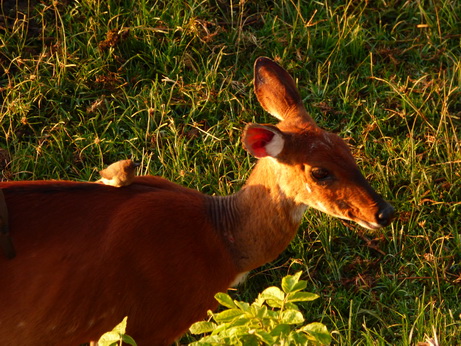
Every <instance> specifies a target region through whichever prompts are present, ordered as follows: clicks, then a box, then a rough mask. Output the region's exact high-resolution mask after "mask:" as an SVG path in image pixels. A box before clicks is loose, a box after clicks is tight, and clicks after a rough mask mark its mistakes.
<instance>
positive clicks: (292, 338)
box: [287, 331, 309, 345]
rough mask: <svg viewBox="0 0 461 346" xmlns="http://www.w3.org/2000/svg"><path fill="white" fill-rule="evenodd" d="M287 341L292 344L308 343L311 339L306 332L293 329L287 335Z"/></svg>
mask: <svg viewBox="0 0 461 346" xmlns="http://www.w3.org/2000/svg"><path fill="white" fill-rule="evenodd" d="M287 341H288V342H289V343H290V345H308V344H309V339H308V338H307V336H306V334H303V333H298V332H297V331H292V332H291V333H290V335H288V337H287Z"/></svg>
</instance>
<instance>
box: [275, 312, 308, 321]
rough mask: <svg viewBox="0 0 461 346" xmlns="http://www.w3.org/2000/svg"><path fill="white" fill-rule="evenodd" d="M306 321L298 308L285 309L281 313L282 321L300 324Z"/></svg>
mask: <svg viewBox="0 0 461 346" xmlns="http://www.w3.org/2000/svg"><path fill="white" fill-rule="evenodd" d="M303 322H304V317H303V314H302V313H301V312H299V311H297V310H285V311H282V313H281V320H280V323H283V324H300V323H303Z"/></svg>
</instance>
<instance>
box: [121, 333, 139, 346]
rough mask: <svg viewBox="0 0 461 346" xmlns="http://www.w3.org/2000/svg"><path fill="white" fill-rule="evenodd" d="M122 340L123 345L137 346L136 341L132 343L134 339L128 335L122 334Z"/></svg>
mask: <svg viewBox="0 0 461 346" xmlns="http://www.w3.org/2000/svg"><path fill="white" fill-rule="evenodd" d="M122 340H123V343H125V344H128V345H131V346H137V344H136V341H134V339H133V338H132V337H131V336H129V335H126V334H123V335H122Z"/></svg>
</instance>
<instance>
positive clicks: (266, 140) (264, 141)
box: [242, 124, 285, 158]
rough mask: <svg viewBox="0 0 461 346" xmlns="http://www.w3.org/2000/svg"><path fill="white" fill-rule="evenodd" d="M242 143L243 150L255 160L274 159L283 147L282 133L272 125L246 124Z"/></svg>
mask: <svg viewBox="0 0 461 346" xmlns="http://www.w3.org/2000/svg"><path fill="white" fill-rule="evenodd" d="M242 141H243V146H244V148H245V149H246V150H247V151H248V152H249V153H250V154H251V155H253V156H254V157H257V158H262V157H266V156H270V157H274V158H276V157H277V156H278V155H279V154H280V153H281V152H282V150H283V146H284V145H285V138H284V134H283V132H282V131H280V130H279V129H278V128H277V127H275V126H273V125H258V124H248V125H247V126H246V128H245V130H244V132H243V137H242Z"/></svg>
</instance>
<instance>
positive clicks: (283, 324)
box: [190, 272, 331, 345]
mask: <svg viewBox="0 0 461 346" xmlns="http://www.w3.org/2000/svg"><path fill="white" fill-rule="evenodd" d="M300 276H301V272H298V273H296V274H295V275H288V276H286V277H284V278H283V279H282V289H280V288H278V287H275V286H273V287H269V288H267V289H265V290H264V291H263V292H262V293H260V294H259V295H258V297H257V298H256V300H255V301H254V302H253V303H252V304H248V303H245V302H240V301H237V300H233V299H232V298H231V297H230V296H229V295H228V294H226V293H218V294H216V295H215V298H216V300H217V301H218V302H219V303H220V304H221V305H223V306H224V307H226V308H227V309H226V310H224V311H221V312H219V313H212V312H209V314H210V315H211V318H212V320H213V321H214V322H213V321H204V322H197V323H195V324H193V325H192V326H191V328H190V331H191V333H192V334H203V333H211V334H210V335H207V336H205V337H203V338H201V339H200V340H199V341H197V342H194V343H192V345H217V344H220V345H222V344H226V345H274V344H277V345H293V344H295V345H322V344H323V345H328V344H329V343H330V342H331V336H330V333H329V332H328V330H327V327H326V326H325V325H324V324H322V323H318V322H314V323H310V324H306V325H304V322H305V320H304V317H303V315H302V313H301V311H300V310H299V308H298V306H297V305H296V303H300V302H309V301H313V300H315V299H317V298H318V297H319V296H318V295H316V294H314V293H309V292H303V290H304V289H305V288H306V285H307V283H306V281H304V280H299V278H300Z"/></svg>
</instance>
